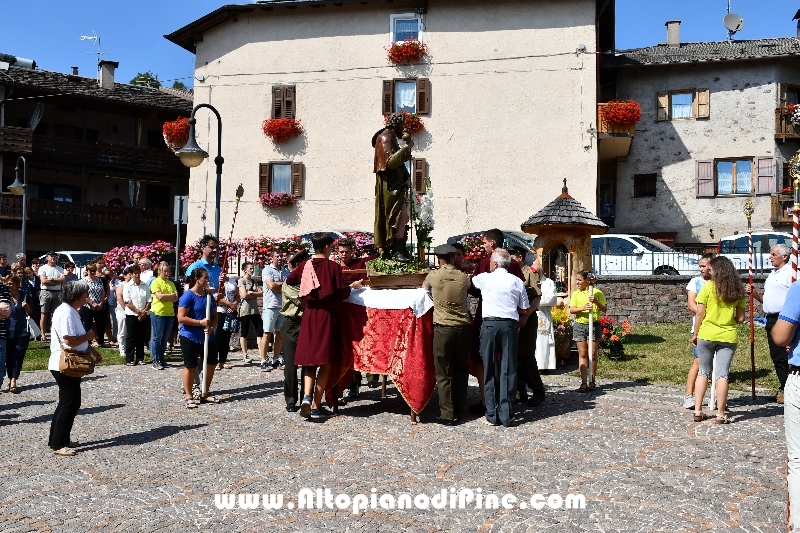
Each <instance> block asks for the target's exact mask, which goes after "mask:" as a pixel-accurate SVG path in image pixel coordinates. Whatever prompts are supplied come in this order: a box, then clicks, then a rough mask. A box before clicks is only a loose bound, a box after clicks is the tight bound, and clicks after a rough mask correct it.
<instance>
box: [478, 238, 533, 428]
mask: <svg viewBox="0 0 800 533" xmlns="http://www.w3.org/2000/svg"><path fill="white" fill-rule="evenodd" d="M510 264H511V257H510V256H509V255H508V252H507V251H506V250H504V249H502V248H496V249H495V250H494V252H493V253H492V257H491V262H490V272H484V273H482V274H478V275H477V276H475V277H474V278H472V285H473V286H474V287H475V288H477V289H479V290H480V291H481V298H482V299H483V306H482V307H481V318H482V319H483V320H482V322H481V331H480V352H481V359H482V361H483V368H484V395H485V399H486V418H485V420H484V421H485V423H487V424H489V425H491V426H499V425H500V424H503V426H505V427H510V426H515V425H516V422H515V421H514V396H515V395H516V387H517V339H518V336H519V327H520V324H522V325H524V324H525V321H526V320H527V318H528V315H529V314H530V313H531V308H530V303H529V302H528V295H527V294H526V291H525V285H524V284H523V283H522V280H520V279H519V278H518V277H517V276H515V275H513V274H509V272H508V267H509V265H510ZM497 354H499V356H500V359H499V360H498V359H497Z"/></svg>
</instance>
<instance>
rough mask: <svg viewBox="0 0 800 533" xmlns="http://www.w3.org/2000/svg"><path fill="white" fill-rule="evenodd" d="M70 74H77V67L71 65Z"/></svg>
mask: <svg viewBox="0 0 800 533" xmlns="http://www.w3.org/2000/svg"><path fill="white" fill-rule="evenodd" d="M72 75H73V76H77V75H78V67H72Z"/></svg>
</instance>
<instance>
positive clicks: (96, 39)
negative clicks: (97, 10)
mask: <svg viewBox="0 0 800 533" xmlns="http://www.w3.org/2000/svg"><path fill="white" fill-rule="evenodd" d="M81 41H92V42H94V44H96V45H97V52H86V53H87V54H91V55H94V56H97V79H98V80H99V79H100V56H102V55H105V52H103V51H102V50H100V36H99V35H97V32H96V31H94V30H92V35H90V36H87V35H81Z"/></svg>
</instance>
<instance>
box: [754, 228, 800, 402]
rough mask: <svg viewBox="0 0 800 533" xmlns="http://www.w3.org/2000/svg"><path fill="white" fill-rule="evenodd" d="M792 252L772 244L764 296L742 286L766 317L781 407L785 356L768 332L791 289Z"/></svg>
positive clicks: (778, 400) (787, 248) (785, 365)
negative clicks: (769, 268)
mask: <svg viewBox="0 0 800 533" xmlns="http://www.w3.org/2000/svg"><path fill="white" fill-rule="evenodd" d="M791 253H792V251H791V250H790V249H789V247H788V246H786V245H785V244H776V245H775V246H773V247H772V249H771V250H770V251H769V260H770V261H772V266H773V267H774V268H775V270H773V271H772V272H770V273H769V276H767V279H766V281H764V294H763V295H761V294H759V293H758V291H756V290H755V287H753V286H752V285H750V284H748V285H747V286H745V290H746V292H747V294H750V292H752V293H753V297H754V298H755V299H756V300H758V301H759V302H761V307H762V308H763V309H764V314H765V315H766V316H767V327H766V330H767V343H768V344H769V355H770V357H771V358H772V364H773V365H775V375H777V376H778V381H779V382H780V390H779V391H778V395H777V396H776V397H775V401H776V402H778V403H783V388H784V387H785V386H786V378H787V377H788V376H789V354H788V353H787V352H786V347H785V346H778V345H777V344H775V342H774V341H773V340H772V335H771V334H770V333H771V332H772V328H773V327H774V326H775V323H776V322H777V321H778V315H779V314H780V312H781V309H783V304H784V302H786V294H788V292H789V287H791V286H792V266H791V264H789V255H790V254H791Z"/></svg>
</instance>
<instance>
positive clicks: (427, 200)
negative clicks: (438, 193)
mask: <svg viewBox="0 0 800 533" xmlns="http://www.w3.org/2000/svg"><path fill="white" fill-rule="evenodd" d="M411 208H412V209H413V212H414V215H413V216H414V228H415V229H416V232H417V242H418V245H419V246H422V247H423V248H428V247H429V246H430V245H431V241H432V239H431V232H433V227H434V225H435V224H436V221H435V220H434V218H433V189H432V188H431V179H430V177H426V178H425V193H424V194H420V193H416V194H415V195H414V201H413V202H412V203H411Z"/></svg>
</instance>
